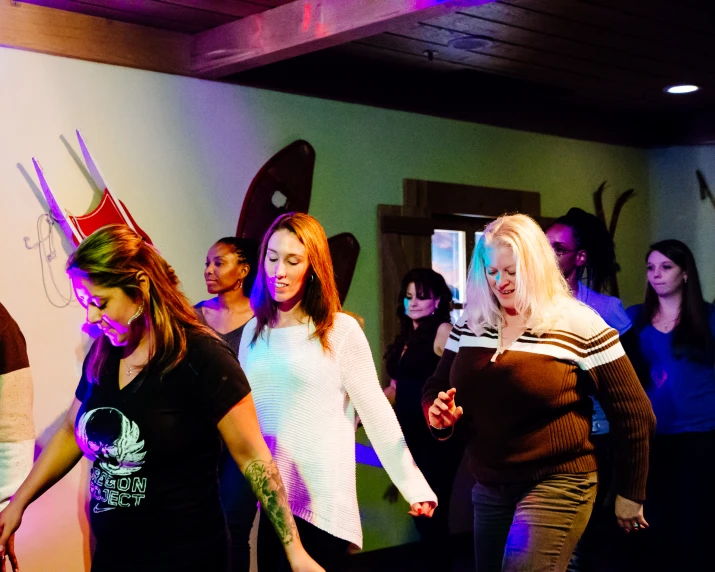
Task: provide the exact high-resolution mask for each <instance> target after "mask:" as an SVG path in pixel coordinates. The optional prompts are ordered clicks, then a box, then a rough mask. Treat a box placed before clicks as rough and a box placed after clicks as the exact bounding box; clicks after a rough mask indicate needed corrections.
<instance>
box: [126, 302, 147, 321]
mask: <svg viewBox="0 0 715 572" xmlns="http://www.w3.org/2000/svg"><path fill="white" fill-rule="evenodd" d="M142 312H144V302H142V303H141V305H140V306H139V308H137V311H136V312H135V313H134V315H133V316H132V317H131V318H129V320H128V321H127V327H129V326H131V325H132V322H133V321H134V320H136V319H137V318H138V317H139V316H141V315H142Z"/></svg>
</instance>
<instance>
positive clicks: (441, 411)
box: [429, 387, 464, 429]
mask: <svg viewBox="0 0 715 572" xmlns="http://www.w3.org/2000/svg"><path fill="white" fill-rule="evenodd" d="M455 393H457V390H456V389H454V387H453V388H452V389H448V390H447V391H446V392H444V391H440V392H439V395H438V396H437V399H435V400H434V403H433V404H432V406H431V407H430V408H429V424H430V425H432V427H434V428H435V429H445V428H446V427H452V425H454V424H455V423H456V422H457V421H458V420H459V418H460V417H461V416H462V415H463V414H464V410H463V409H462V408H461V407H456V406H455V404H454V395H455Z"/></svg>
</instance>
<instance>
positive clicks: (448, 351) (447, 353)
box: [422, 316, 468, 440]
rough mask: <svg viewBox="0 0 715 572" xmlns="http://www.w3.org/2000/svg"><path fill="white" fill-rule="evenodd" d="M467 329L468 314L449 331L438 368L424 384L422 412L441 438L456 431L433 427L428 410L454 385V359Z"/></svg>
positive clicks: (433, 432)
mask: <svg viewBox="0 0 715 572" xmlns="http://www.w3.org/2000/svg"><path fill="white" fill-rule="evenodd" d="M465 330H468V326H467V323H466V316H462V318H461V319H460V320H459V321H458V322H457V323H456V324H455V325H454V327H453V328H452V331H451V332H450V333H449V337H448V338H447V343H446V344H445V346H444V353H442V359H440V360H439V363H438V364H437V369H435V371H434V373H433V374H432V375H431V376H430V377H429V378H427V381H426V382H425V384H424V386H422V412H423V413H424V416H425V420H426V421H427V426H428V427H429V428H430V431H431V432H432V435H433V436H434V437H435V438H436V439H439V440H444V439H449V438H450V437H451V436H452V434H453V433H454V427H449V428H447V429H436V428H434V427H432V426H431V425H430V424H429V413H428V411H429V408H430V407H431V406H432V404H433V403H434V400H435V399H436V398H437V395H439V392H440V391H447V390H448V389H449V388H450V387H452V384H451V383H450V380H449V374H450V372H451V371H452V364H453V363H454V359H455V358H456V357H457V353H458V352H459V341H460V338H461V337H462V332H464V331H465ZM455 398H456V400H457V404H458V403H459V397H456V396H455Z"/></svg>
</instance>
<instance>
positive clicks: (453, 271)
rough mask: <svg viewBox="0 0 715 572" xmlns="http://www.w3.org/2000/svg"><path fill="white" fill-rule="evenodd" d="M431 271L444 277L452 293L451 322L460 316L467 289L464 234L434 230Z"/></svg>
mask: <svg viewBox="0 0 715 572" xmlns="http://www.w3.org/2000/svg"><path fill="white" fill-rule="evenodd" d="M432 269H433V270H434V271H435V272H439V273H440V274H441V275H442V276H444V279H445V281H446V282H447V286H449V288H450V290H451V291H452V301H453V303H454V310H453V312H452V321H453V322H454V321H456V320H457V319H459V317H460V316H461V315H462V308H464V299H465V295H466V287H467V247H466V233H465V232H464V231H462V230H441V229H436V230H435V231H434V234H433V235H432Z"/></svg>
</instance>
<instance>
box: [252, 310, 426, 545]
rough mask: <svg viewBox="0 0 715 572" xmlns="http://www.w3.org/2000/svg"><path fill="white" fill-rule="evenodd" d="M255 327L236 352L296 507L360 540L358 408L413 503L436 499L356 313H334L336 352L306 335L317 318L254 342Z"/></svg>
mask: <svg viewBox="0 0 715 572" xmlns="http://www.w3.org/2000/svg"><path fill="white" fill-rule="evenodd" d="M255 328H256V320H255V318H254V319H253V320H251V321H250V322H248V324H246V328H245V330H244V332H243V336H242V338H241V346H240V349H239V361H240V362H241V366H242V367H243V369H244V371H245V373H246V376H247V377H248V381H249V383H250V384H251V389H252V391H253V399H254V401H255V403H256V410H257V412H258V421H259V422H260V425H261V431H262V433H263V436H264V438H265V439H266V443H268V446H269V447H270V449H271V452H272V453H273V457H274V459H275V461H276V464H277V465H278V469H279V470H280V473H281V477H282V478H283V482H284V483H285V487H286V490H287V493H288V500H289V502H290V507H291V510H292V511H293V514H294V515H296V516H298V517H300V518H302V519H304V520H306V521H308V522H310V523H311V524H313V525H314V526H316V527H318V528H320V529H322V530H324V531H326V532H328V533H330V534H332V535H333V536H337V537H338V538H342V539H344V540H348V541H350V542H352V543H353V544H355V545H357V546H359V547H362V529H361V527H360V514H359V512H358V503H357V492H356V486H355V430H354V420H355V412H354V411H355V409H357V413H358V415H360V419H361V420H362V423H363V425H364V426H365V430H366V432H367V435H368V437H369V438H370V442H371V443H372V445H373V447H374V448H375V451H376V452H377V455H378V457H379V458H380V461H381V462H382V464H383V466H384V467H385V469H386V470H387V473H388V475H389V476H390V478H391V479H392V481H393V482H394V483H395V485H396V486H397V488H398V489H399V490H400V492H401V493H402V495H403V496H404V497H405V499H406V500H407V502H408V503H410V504H412V503H415V502H424V501H436V500H437V497H436V496H435V494H434V493H433V492H432V490H431V489H430V487H429V485H428V484H427V481H426V480H425V479H424V477H423V476H422V473H421V472H420V470H419V469H418V468H417V466H416V465H415V463H414V461H413V460H412V455H410V452H409V450H408V449H407V446H406V445H405V439H404V437H403V435H402V430H401V429H400V425H399V423H398V422H397V418H396V417H395V414H394V412H393V410H392V408H391V407H390V404H389V403H388V401H387V399H386V398H385V396H384V394H383V392H382V389H381V388H380V383H379V381H378V378H377V373H376V371H375V365H374V364H373V361H372V355H371V354H370V347H369V346H368V343H367V339H366V338H365V334H363V332H362V330H361V329H360V326H359V325H358V323H357V321H355V319H353V318H352V317H350V316H348V315H347V314H342V313H340V314H336V316H335V325H334V327H333V329H332V330H331V332H330V333H329V338H328V339H329V341H330V346H331V353H327V352H325V351H324V350H323V348H322V346H321V344H320V340H318V339H317V338H316V339H309V336H310V335H311V334H312V333H313V332H314V331H315V327H314V325H313V324H312V323H310V324H306V325H300V326H292V327H288V328H279V329H272V330H270V331H269V332H264V334H263V337H259V338H258V340H256V343H255V345H254V346H251V340H252V339H253V334H254V332H255ZM353 405H354V408H353V407H352V406H353Z"/></svg>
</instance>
